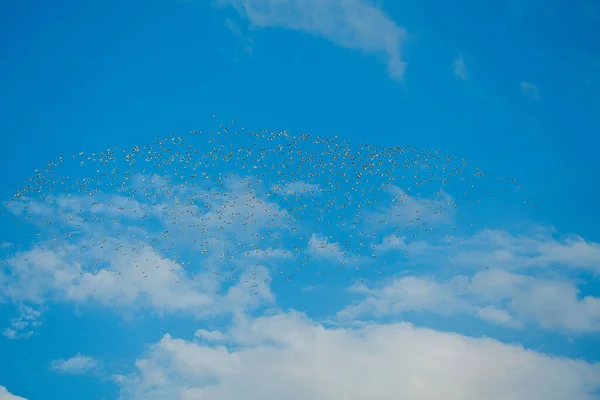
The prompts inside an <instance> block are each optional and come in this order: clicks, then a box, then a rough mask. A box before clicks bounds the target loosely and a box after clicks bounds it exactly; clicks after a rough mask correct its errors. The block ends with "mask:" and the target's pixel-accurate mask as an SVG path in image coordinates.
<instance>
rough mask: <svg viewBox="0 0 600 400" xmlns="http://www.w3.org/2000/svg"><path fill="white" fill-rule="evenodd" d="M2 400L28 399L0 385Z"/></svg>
mask: <svg viewBox="0 0 600 400" xmlns="http://www.w3.org/2000/svg"><path fill="white" fill-rule="evenodd" d="M0 400H27V399H26V398H25V397H20V396H15V395H14V394H11V393H10V392H9V391H8V389H6V387H4V386H2V385H0Z"/></svg>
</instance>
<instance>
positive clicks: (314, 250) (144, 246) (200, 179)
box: [0, 120, 535, 285]
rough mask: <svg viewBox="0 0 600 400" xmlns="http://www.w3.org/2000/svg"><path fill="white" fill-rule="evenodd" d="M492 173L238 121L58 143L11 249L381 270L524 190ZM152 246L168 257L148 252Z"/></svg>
mask: <svg viewBox="0 0 600 400" xmlns="http://www.w3.org/2000/svg"><path fill="white" fill-rule="evenodd" d="M63 171H64V172H63ZM490 179H491V178H488V177H487V174H485V173H483V172H482V171H481V169H480V168H479V167H475V168H474V169H470V168H469V166H468V164H467V161H466V160H465V159H456V158H454V157H447V156H442V155H441V154H440V152H439V151H438V150H433V151H428V150H424V151H418V150H416V149H414V148H412V147H410V146H408V147H400V146H396V147H380V146H375V145H370V144H358V145H352V144H350V143H348V142H346V141H344V140H340V139H339V138H338V137H330V138H324V137H319V136H316V137H315V136H311V135H308V134H302V135H292V134H289V133H288V132H286V131H282V132H274V131H271V130H269V129H264V130H262V131H260V132H250V131H247V130H245V129H244V128H243V127H242V128H239V129H238V127H237V126H236V122H235V120H234V121H232V122H231V123H230V124H220V125H219V126H218V129H216V130H215V131H212V132H202V131H191V132H190V133H189V134H188V135H185V137H183V136H176V135H175V134H171V135H169V136H167V137H165V138H156V140H155V141H154V142H153V143H151V144H148V145H145V146H141V145H140V146H135V147H134V148H133V149H131V150H119V149H118V148H117V146H114V147H112V148H110V149H107V150H105V151H102V152H97V153H91V154H85V153H83V152H81V153H79V154H75V155H68V156H67V155H60V157H58V159H56V160H54V161H50V162H48V163H47V164H46V165H45V167H44V168H43V169H40V170H36V171H35V175H34V176H32V177H31V178H29V179H28V180H27V181H26V183H25V184H24V185H23V186H22V187H19V188H17V190H16V192H15V195H14V197H13V198H12V199H9V200H8V201H5V202H4V203H3V204H2V205H3V207H2V209H1V212H0V216H4V217H5V218H6V220H7V222H8V223H9V224H10V226H11V228H10V229H4V230H3V231H1V233H2V234H4V235H8V236H7V237H6V238H5V239H4V241H1V242H0V250H1V249H2V248H4V249H9V248H10V249H12V250H11V251H13V252H15V251H16V252H19V251H21V252H24V251H25V250H27V249H31V248H34V247H38V248H40V247H42V248H49V249H52V250H53V251H57V252H62V253H63V254H67V253H69V252H71V253H73V254H76V255H77V258H76V260H75V261H76V262H78V263H80V264H82V265H83V266H82V268H84V269H85V270H86V271H88V272H90V273H94V274H97V273H98V272H99V271H101V270H106V271H112V268H113V267H112V264H113V262H112V261H111V260H114V259H115V257H117V258H120V259H122V260H130V263H131V265H130V267H131V268H130V272H129V273H137V274H141V275H142V276H143V277H144V278H147V277H148V276H149V275H150V274H152V273H153V270H155V269H157V268H161V267H163V268H164V267H165V265H166V264H164V260H171V261H172V263H171V264H169V266H170V268H169V269H170V272H175V269H178V268H181V269H185V270H186V274H185V276H186V277H187V278H188V279H191V280H194V279H197V278H198V277H199V276H202V274H203V273H207V272H210V273H212V274H213V275H220V276H223V277H224V278H226V279H231V280H236V279H239V277H240V272H241V270H244V269H248V268H252V267H254V268H256V267H257V266H259V265H263V266H267V267H268V268H269V269H270V271H271V275H272V280H279V279H281V280H283V279H285V280H288V281H289V280H292V279H294V277H295V276H298V275H299V274H302V273H304V272H306V271H308V272H310V273H311V274H312V275H322V276H332V275H333V274H335V273H336V272H337V273H342V272H344V271H346V272H347V271H354V272H355V273H356V272H357V271H358V272H357V273H358V274H361V273H362V272H364V271H365V270H367V269H369V268H371V269H375V270H377V271H378V272H379V273H381V271H382V270H383V268H385V267H390V266H391V267H393V268H397V264H398V263H399V262H402V261H403V259H406V258H408V257H409V254H410V251H409V250H410V246H411V245H414V244H415V243H418V242H420V241H427V240H444V241H446V242H452V241H453V240H455V238H456V237H458V231H460V230H461V229H462V227H464V226H466V227H469V226H472V225H474V224H475V222H474V221H469V220H467V221H464V220H465V218H467V216H468V215H469V208H474V207H477V206H478V204H479V203H481V202H482V201H484V200H485V199H486V197H487V196H490V195H491V194H493V193H497V192H501V191H506V192H510V193H512V192H511V190H509V186H508V185H512V186H513V187H516V188H520V185H519V183H518V182H517V181H516V180H515V179H511V178H506V177H503V178H500V180H501V181H502V182H500V183H499V182H495V186H494V190H491V189H489V187H491V185H490V184H491V182H490ZM486 183H487V186H486ZM486 187H487V188H486ZM451 194H458V196H453V195H451ZM534 206H535V205H534ZM461 221H463V222H461ZM7 226H8V225H7ZM384 250H385V251H384ZM148 251H150V252H152V253H153V254H155V255H157V257H153V258H150V257H146V256H144V257H146V258H145V259H144V257H141V255H143V254H146V255H147V254H148ZM386 251H387V252H386ZM385 254H387V256H386V255H385ZM0 257H2V255H1V254H0ZM0 263H2V264H4V265H7V259H6V258H4V259H1V260H0ZM311 265H312V267H309V266H311ZM1 267H2V266H0V268H1ZM114 272H115V274H119V275H121V274H122V273H123V270H119V271H116V270H115V271H114ZM180 276H181V274H179V275H173V279H180ZM253 276H256V273H254V274H253ZM350 276H351V275H350V274H348V279H350ZM177 282H179V281H178V280H177ZM248 284H252V279H250V280H249V281H248ZM254 285H256V284H254Z"/></svg>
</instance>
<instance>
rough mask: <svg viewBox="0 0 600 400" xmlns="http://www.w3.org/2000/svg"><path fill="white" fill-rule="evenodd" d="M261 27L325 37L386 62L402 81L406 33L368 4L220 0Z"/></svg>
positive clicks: (360, 1) (359, 1)
mask: <svg viewBox="0 0 600 400" xmlns="http://www.w3.org/2000/svg"><path fill="white" fill-rule="evenodd" d="M220 3H223V4H231V5H233V6H235V7H236V8H237V10H238V11H240V12H241V13H243V14H244V15H246V16H247V17H248V19H249V20H250V22H251V23H252V25H254V26H259V27H276V26H277V27H284V28H288V29H293V30H299V31H304V32H307V33H310V34H313V35H317V36H320V37H323V38H325V39H327V40H329V41H331V42H333V43H335V44H337V45H339V46H343V47H346V48H349V49H355V50H359V51H362V52H365V53H371V54H379V55H383V56H384V57H385V58H386V61H387V65H388V72H389V74H390V76H392V77H393V78H395V79H398V80H401V79H402V78H403V77H404V71H405V63H404V61H403V60H402V55H401V49H402V44H403V42H404V40H405V38H406V36H407V33H406V30H405V29H404V28H402V27H400V26H398V25H397V24H396V22H394V21H393V20H392V19H391V18H390V17H389V16H388V15H386V14H385V12H383V11H382V10H381V9H380V8H378V7H376V6H375V5H373V4H371V3H370V2H369V1H365V0H345V1H321V0H221V1H220Z"/></svg>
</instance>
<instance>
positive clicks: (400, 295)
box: [338, 269, 600, 333]
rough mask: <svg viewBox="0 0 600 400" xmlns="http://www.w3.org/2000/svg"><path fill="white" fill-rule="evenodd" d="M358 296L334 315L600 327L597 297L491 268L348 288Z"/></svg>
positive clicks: (585, 328) (591, 329) (560, 283)
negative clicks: (417, 315)
mask: <svg viewBox="0 0 600 400" xmlns="http://www.w3.org/2000/svg"><path fill="white" fill-rule="evenodd" d="M351 291H353V292H355V293H357V294H358V295H360V298H359V300H358V301H356V302H355V303H353V304H351V305H348V306H346V307H345V308H344V309H343V310H342V311H340V312H339V313H338V317H340V318H342V319H343V320H350V319H353V318H365V317H366V318H382V317H387V316H400V315H401V314H402V312H406V311H417V312H432V313H436V314H441V315H457V314H462V315H472V316H477V317H479V318H481V319H483V320H485V321H488V322H491V323H495V324H499V325H504V326H507V327H511V328H519V327H521V326H522V325H523V324H524V323H528V322H535V323H537V324H539V325H540V326H541V327H543V328H545V329H549V330H557V331H562V332H574V333H592V332H599V331H600V298H598V297H593V296H585V297H582V296H580V294H579V289H578V288H577V286H576V285H575V284H574V283H572V282H570V281H564V280H557V279H545V278H541V277H532V276H527V275H519V274H514V273H511V272H507V271H503V270H498V269H493V270H487V271H482V272H478V273H476V274H475V275H473V276H471V277H468V276H454V277H453V278H451V279H449V280H447V281H438V280H436V279H434V278H431V277H415V276H409V277H401V278H395V279H392V280H391V281H389V282H387V283H386V284H385V285H383V286H381V287H375V288H370V287H368V286H366V285H364V284H361V285H355V286H353V287H351Z"/></svg>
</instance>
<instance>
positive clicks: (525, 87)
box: [521, 81, 540, 100]
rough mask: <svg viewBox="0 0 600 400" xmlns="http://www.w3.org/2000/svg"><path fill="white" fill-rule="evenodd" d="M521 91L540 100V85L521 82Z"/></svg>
mask: <svg viewBox="0 0 600 400" xmlns="http://www.w3.org/2000/svg"><path fill="white" fill-rule="evenodd" d="M521 93H523V94H524V95H525V96H529V97H533V98H534V99H536V100H539V98H540V93H539V89H538V87H537V86H536V85H534V84H533V83H531V82H524V81H522V82H521Z"/></svg>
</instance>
